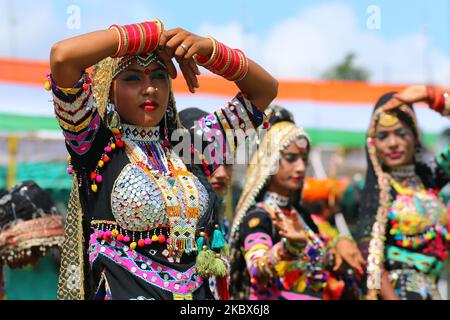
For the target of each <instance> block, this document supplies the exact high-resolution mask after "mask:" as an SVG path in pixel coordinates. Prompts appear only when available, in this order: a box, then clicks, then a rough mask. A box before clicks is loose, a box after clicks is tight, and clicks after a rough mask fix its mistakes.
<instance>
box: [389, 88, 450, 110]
mask: <svg viewBox="0 0 450 320" xmlns="http://www.w3.org/2000/svg"><path fill="white" fill-rule="evenodd" d="M416 102H426V103H428V105H429V106H430V108H431V109H432V110H434V111H436V112H438V113H440V114H441V115H443V116H448V115H450V96H449V94H448V92H446V91H445V90H442V89H440V88H438V87H434V86H425V85H414V86H409V87H407V88H405V89H404V90H403V91H401V92H400V93H398V94H396V95H394V96H393V97H392V99H390V100H389V101H388V102H386V104H385V105H384V106H383V109H384V110H385V111H389V110H392V109H395V108H398V107H400V106H401V105H403V104H405V103H416Z"/></svg>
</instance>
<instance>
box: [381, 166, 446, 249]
mask: <svg viewBox="0 0 450 320" xmlns="http://www.w3.org/2000/svg"><path fill="white" fill-rule="evenodd" d="M403 178H404V179H405V182H404V184H408V186H403V185H402V184H400V183H399V182H397V181H396V180H394V179H391V185H392V187H393V188H394V189H395V190H396V191H397V193H398V194H399V195H402V196H410V197H414V204H415V207H416V210H417V211H419V212H421V213H422V214H424V215H425V214H426V212H422V211H424V209H423V208H422V204H423V201H424V200H423V199H426V198H429V196H430V192H427V190H426V188H425V186H424V185H423V183H422V182H421V181H420V179H419V178H418V177H417V176H415V175H414V176H411V175H409V176H404V177H403ZM422 198H423V199H422ZM421 199H422V200H421ZM428 201H430V200H429V199H428ZM436 207H437V205H436ZM412 218H413V217H410V219H412ZM401 220H402V219H401V217H400V216H399V214H398V213H397V212H396V210H394V208H392V209H391V210H390V212H389V223H390V225H391V230H390V234H391V235H392V236H393V238H394V241H395V243H396V245H397V246H399V247H404V248H409V249H414V250H417V249H419V248H423V247H424V246H425V245H427V244H428V243H429V242H430V241H432V240H434V239H436V237H437V235H440V236H441V237H442V238H443V239H445V240H447V241H449V240H450V236H449V234H448V231H447V228H446V227H445V226H442V225H440V224H439V223H438V224H430V225H424V224H426V223H427V222H426V220H425V221H424V220H421V219H416V220H409V221H407V222H403V223H402V222H401ZM405 223H407V224H408V225H411V224H413V225H414V226H415V227H416V228H419V227H420V228H422V229H423V231H422V232H420V233H418V234H414V235H412V234H405V232H402V230H401V229H402V227H401V224H402V225H404V224H405ZM447 223H448V222H447ZM403 228H405V227H403Z"/></svg>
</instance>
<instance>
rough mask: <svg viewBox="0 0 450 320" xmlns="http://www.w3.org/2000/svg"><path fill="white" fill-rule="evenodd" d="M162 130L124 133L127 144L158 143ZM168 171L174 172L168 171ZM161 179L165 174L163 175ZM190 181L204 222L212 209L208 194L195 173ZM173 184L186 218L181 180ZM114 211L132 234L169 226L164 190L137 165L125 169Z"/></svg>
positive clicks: (113, 202) (131, 129) (117, 186)
mask: <svg viewBox="0 0 450 320" xmlns="http://www.w3.org/2000/svg"><path fill="white" fill-rule="evenodd" d="M158 130H159V129H156V128H138V127H132V126H127V128H125V129H124V135H125V137H124V140H125V141H128V142H129V143H132V142H133V141H137V140H139V141H144V142H146V141H147V142H148V141H152V142H158V140H159V135H158V134H156V133H157V132H158ZM149 131H150V132H149ZM151 131H153V133H152V132H151ZM161 150H162V149H161ZM172 156H173V155H172ZM165 170H170V169H169V168H165ZM156 174H159V173H156ZM160 175H164V174H163V173H160ZM190 177H191V178H192V180H193V182H194V184H195V186H196V187H197V189H198V191H199V196H200V212H199V213H200V214H199V218H201V217H202V216H203V215H204V214H205V212H206V210H207V208H208V202H209V196H208V192H207V191H206V189H205V187H204V186H203V184H202V183H201V182H200V181H199V180H198V178H197V177H196V176H195V175H193V174H192V173H191V174H190ZM170 181H171V184H172V188H173V190H174V193H175V194H176V197H177V199H178V203H179V204H180V210H181V215H182V216H185V215H186V203H185V201H186V199H185V198H184V194H183V189H182V187H181V185H180V182H179V181H178V180H177V179H170ZM111 208H112V213H113V215H114V218H115V220H116V221H117V223H118V224H119V225H120V226H121V227H122V228H124V229H126V230H129V231H147V230H152V229H156V228H159V227H162V226H167V225H168V224H169V219H168V215H167V210H166V204H165V201H164V197H163V194H162V192H161V186H158V185H157V183H156V182H155V179H152V177H150V176H149V173H148V172H145V171H144V170H143V169H142V168H140V167H139V166H138V165H136V164H135V163H133V162H131V163H130V164H128V165H126V166H125V167H124V168H123V169H122V171H121V173H120V174H119V176H118V178H117V179H116V181H115V183H114V186H113V190H112V194H111Z"/></svg>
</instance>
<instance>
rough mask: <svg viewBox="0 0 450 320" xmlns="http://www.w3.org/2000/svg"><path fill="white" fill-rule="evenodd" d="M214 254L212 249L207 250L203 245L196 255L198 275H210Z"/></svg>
mask: <svg viewBox="0 0 450 320" xmlns="http://www.w3.org/2000/svg"><path fill="white" fill-rule="evenodd" d="M215 256H216V254H215V253H214V251H211V250H207V249H206V247H203V250H202V251H201V252H200V253H199V254H198V255H197V260H196V267H197V273H198V274H199V275H201V276H202V277H209V276H210V274H209V271H210V269H211V266H212V264H213V263H214V259H215Z"/></svg>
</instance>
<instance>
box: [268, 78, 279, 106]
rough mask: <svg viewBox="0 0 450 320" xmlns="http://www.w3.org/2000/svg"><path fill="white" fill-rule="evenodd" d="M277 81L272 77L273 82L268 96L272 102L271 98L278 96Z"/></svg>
mask: <svg viewBox="0 0 450 320" xmlns="http://www.w3.org/2000/svg"><path fill="white" fill-rule="evenodd" d="M279 85H280V84H279V82H278V80H277V79H275V78H273V83H272V85H271V90H270V92H269V98H270V101H271V102H272V101H273V100H275V98H276V97H277V96H278V88H279Z"/></svg>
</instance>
